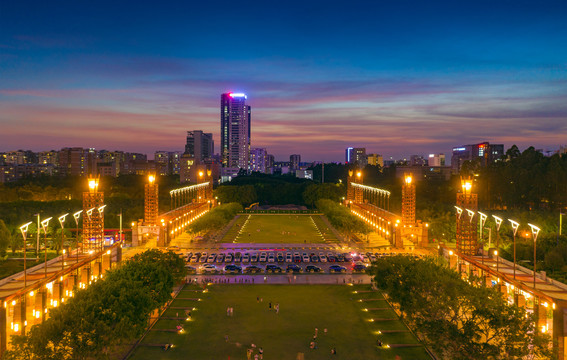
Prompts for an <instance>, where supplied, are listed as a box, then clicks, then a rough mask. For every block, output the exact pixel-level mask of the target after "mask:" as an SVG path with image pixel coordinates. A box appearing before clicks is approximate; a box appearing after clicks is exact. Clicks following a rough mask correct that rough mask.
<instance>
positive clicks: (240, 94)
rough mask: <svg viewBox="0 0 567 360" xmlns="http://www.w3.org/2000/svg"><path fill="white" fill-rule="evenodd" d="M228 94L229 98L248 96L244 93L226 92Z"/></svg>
mask: <svg viewBox="0 0 567 360" xmlns="http://www.w3.org/2000/svg"><path fill="white" fill-rule="evenodd" d="M228 96H230V97H231V98H241V97H243V98H245V99H248V97H247V96H246V94H244V93H228Z"/></svg>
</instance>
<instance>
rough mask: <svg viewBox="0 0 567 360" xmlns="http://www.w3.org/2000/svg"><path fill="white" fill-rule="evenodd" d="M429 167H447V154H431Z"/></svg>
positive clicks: (428, 160)
mask: <svg viewBox="0 0 567 360" xmlns="http://www.w3.org/2000/svg"><path fill="white" fill-rule="evenodd" d="M427 165H428V166H445V154H429V157H428V158H427Z"/></svg>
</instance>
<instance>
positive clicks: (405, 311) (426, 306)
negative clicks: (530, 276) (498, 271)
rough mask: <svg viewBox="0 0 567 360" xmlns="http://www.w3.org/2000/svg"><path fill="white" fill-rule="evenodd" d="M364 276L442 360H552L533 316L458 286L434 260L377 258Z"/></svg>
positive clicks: (486, 291) (473, 285)
mask: <svg viewBox="0 0 567 360" xmlns="http://www.w3.org/2000/svg"><path fill="white" fill-rule="evenodd" d="M368 272H369V274H371V275H373V282H374V283H375V284H376V286H377V287H378V288H379V289H380V290H382V291H384V292H385V293H386V294H387V295H388V297H389V299H390V300H391V301H392V302H394V303H396V304H397V306H398V307H399V310H400V311H401V313H402V316H403V317H405V318H406V320H407V322H408V323H409V324H410V326H412V327H413V328H414V329H415V331H416V332H417V333H418V335H419V336H420V337H421V338H422V340H423V341H424V342H425V343H426V344H427V345H428V346H429V347H430V349H432V350H433V351H434V352H435V353H436V354H437V355H438V356H439V357H440V358H442V359H467V360H468V359H470V360H472V359H480V358H492V359H521V358H524V357H526V356H528V355H530V354H534V353H536V354H538V355H539V356H542V357H545V358H552V355H553V354H552V351H551V350H550V349H549V348H548V345H549V344H550V338H549V337H548V336H547V335H544V334H541V333H539V332H538V331H534V330H535V321H534V320H535V318H534V316H533V315H531V314H528V313H527V312H526V311H525V310H524V309H523V308H520V307H518V306H516V305H513V304H512V305H510V304H508V302H507V300H506V299H504V297H503V296H502V295H501V294H500V293H499V292H498V291H497V290H495V289H493V288H489V287H486V286H485V285H484V284H485V283H484V282H483V281H481V280H480V279H476V278H474V277H471V278H469V279H467V281H468V282H467V281H464V280H463V279H461V275H460V274H459V273H457V272H455V271H453V270H451V269H449V268H447V267H446V266H445V265H444V264H443V263H442V262H441V260H440V259H439V258H426V259H414V258H413V257H409V256H403V255H399V256H393V257H389V258H381V259H378V261H376V262H374V263H373V265H372V267H370V268H369V270H368ZM469 282H470V283H469ZM532 344H537V345H535V346H534V347H533V348H532V347H531V345H532Z"/></svg>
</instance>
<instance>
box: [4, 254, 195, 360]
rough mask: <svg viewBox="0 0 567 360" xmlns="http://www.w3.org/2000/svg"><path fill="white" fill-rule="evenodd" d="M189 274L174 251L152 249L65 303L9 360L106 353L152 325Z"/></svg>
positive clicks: (17, 342) (16, 344) (19, 339)
mask: <svg viewBox="0 0 567 360" xmlns="http://www.w3.org/2000/svg"><path fill="white" fill-rule="evenodd" d="M184 276H185V268H184V262H183V260H182V259H181V258H180V257H179V256H177V255H176V254H175V253H173V252H167V253H164V252H161V251H159V250H148V251H146V252H144V253H141V254H138V255H136V256H134V257H133V258H132V259H131V260H129V261H127V262H125V263H124V264H123V265H122V266H120V267H119V268H117V269H115V270H112V271H109V272H107V273H106V274H105V277H104V279H102V280H98V281H96V282H94V283H92V284H91V285H89V287H87V288H86V289H84V290H77V291H76V294H75V296H74V297H72V298H70V299H68V300H67V301H66V302H65V303H63V304H61V306H59V307H56V308H52V309H51V310H50V313H49V319H47V320H46V321H44V322H43V323H41V324H38V325H35V326H33V327H32V328H31V330H30V331H29V332H28V333H27V334H26V335H25V336H15V337H14V338H13V349H12V350H10V351H7V352H6V355H5V357H6V359H14V360H15V359H17V360H23V359H27V360H30V359H31V360H44V359H45V360H48V359H87V358H102V357H105V356H106V355H107V354H108V353H109V352H110V351H111V350H112V348H113V346H116V345H120V344H124V343H128V342H129V341H132V340H133V339H135V338H137V337H139V336H140V335H141V334H142V333H143V331H144V330H145V329H146V327H147V325H148V321H149V316H150V313H151V312H152V311H153V310H154V309H156V308H158V307H161V306H162V305H164V304H165V302H166V301H168V300H169V299H171V293H172V291H173V287H174V285H175V283H177V282H179V281H180V280H181V279H182V278H183V277H184Z"/></svg>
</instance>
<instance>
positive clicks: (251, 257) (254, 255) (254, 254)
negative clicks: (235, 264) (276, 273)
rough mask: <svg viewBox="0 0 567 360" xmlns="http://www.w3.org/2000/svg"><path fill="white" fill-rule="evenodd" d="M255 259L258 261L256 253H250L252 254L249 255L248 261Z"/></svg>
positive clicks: (254, 260)
mask: <svg viewBox="0 0 567 360" xmlns="http://www.w3.org/2000/svg"><path fill="white" fill-rule="evenodd" d="M257 261H258V254H257V253H252V255H250V262H257Z"/></svg>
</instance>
